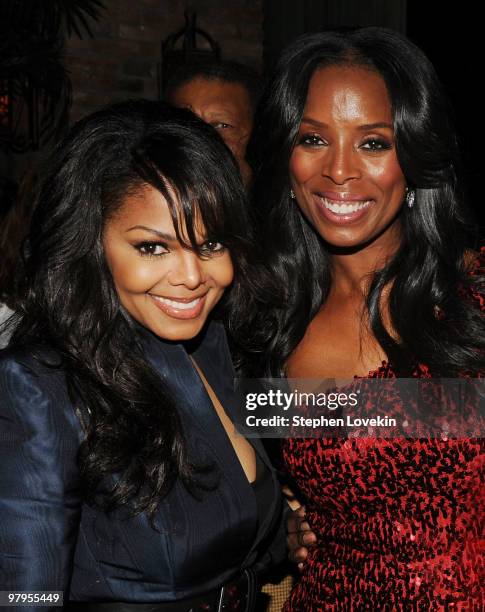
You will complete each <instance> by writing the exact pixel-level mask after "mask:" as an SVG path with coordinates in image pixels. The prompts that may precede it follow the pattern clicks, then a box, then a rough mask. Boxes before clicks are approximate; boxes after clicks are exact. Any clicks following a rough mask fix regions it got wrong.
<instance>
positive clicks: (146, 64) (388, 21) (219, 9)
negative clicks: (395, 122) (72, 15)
mask: <svg viewBox="0 0 485 612" xmlns="http://www.w3.org/2000/svg"><path fill="white" fill-rule="evenodd" d="M104 4H105V6H106V11H105V12H103V14H102V17H101V19H100V21H99V22H98V23H94V24H92V30H93V38H89V37H84V38H83V39H82V40H80V39H79V38H77V37H76V36H71V37H70V38H68V39H67V41H66V66H67V68H68V70H69V71H70V76H71V80H72V85H73V106H72V109H71V113H70V118H71V122H72V121H74V120H76V119H78V118H79V117H81V116H83V115H84V114H86V113H89V112H91V111H93V110H96V109H97V108H99V107H101V106H103V105H105V104H108V103H110V102H115V101H117V100H122V99H126V98H130V97H147V98H152V99H156V98H157V63H158V62H159V60H160V44H161V41H162V40H164V39H165V38H166V37H167V36H168V35H169V34H172V33H174V32H177V31H178V30H180V29H181V28H182V27H183V25H184V16H183V15H184V10H185V9H187V8H189V9H192V10H195V11H196V12H197V24H198V26H199V27H201V28H202V29H204V30H205V31H207V32H208V33H209V34H210V35H211V36H212V37H213V38H215V39H216V40H217V42H218V43H219V44H220V46H221V48H222V54H223V58H226V59H235V60H238V61H241V62H243V63H247V64H248V65H250V66H252V67H254V68H256V69H257V70H259V71H260V72H261V73H267V72H268V71H269V70H270V69H271V66H272V65H273V64H274V62H275V60H276V58H277V57H278V54H279V53H280V51H281V49H282V48H283V47H284V46H285V45H286V44H287V43H288V42H290V41H291V40H292V39H293V38H294V37H295V36H298V35H299V34H301V33H303V32H311V31H318V30H321V29H324V28H331V27H338V26H358V25H382V26H386V27H390V28H393V29H395V30H398V31H401V32H403V33H406V34H407V35H408V36H409V37H410V38H411V39H412V40H414V41H415V42H416V43H417V44H418V45H419V46H420V47H421V48H423V49H424V51H425V52H426V53H427V54H428V56H429V57H430V58H431V60H432V61H433V63H434V65H435V66H436V69H437V71H438V73H439V75H440V77H441V79H442V81H443V82H444V84H445V87H446V90H447V92H448V95H449V97H450V99H451V101H452V104H453V107H454V109H455V119H456V125H457V128H458V132H459V138H460V142H461V146H462V151H463V154H464V160H465V164H464V167H465V178H466V184H467V186H468V191H469V200H470V202H471V203H472V205H473V207H474V209H475V211H476V212H477V214H478V215H479V217H480V219H481V223H482V224H485V213H484V206H483V204H482V201H481V200H482V195H481V188H480V186H479V185H480V180H481V176H482V172H481V159H482V155H481V153H482V151H481V148H482V146H481V143H482V141H483V139H482V136H483V119H482V115H483V111H482V107H483V104H482V100H481V98H482V96H481V94H480V93H479V88H480V84H481V83H480V81H481V78H480V77H481V72H482V70H481V63H482V59H483V56H484V53H483V49H482V38H483V34H482V31H481V29H482V23H481V19H480V16H479V13H478V10H479V8H478V7H479V5H478V3H470V2H466V3H461V4H458V3H444V2H430V1H428V2H426V1H425V0H104ZM35 157H36V155H33V154H26V155H22V156H14V155H11V154H10V155H7V156H5V155H2V156H0V170H1V171H2V173H3V174H8V175H10V176H11V177H15V178H17V179H19V178H21V176H22V174H23V173H24V170H25V168H27V167H30V166H31V165H32V160H33V159H34V158H35Z"/></svg>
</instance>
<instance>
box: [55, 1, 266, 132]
mask: <svg viewBox="0 0 485 612" xmlns="http://www.w3.org/2000/svg"><path fill="white" fill-rule="evenodd" d="M104 4H105V6H106V11H105V12H103V17H102V19H101V20H100V21H99V23H97V24H94V25H93V27H92V31H93V35H94V38H92V39H90V38H88V37H85V38H84V39H83V40H79V39H78V38H77V37H76V36H72V37H71V38H70V39H68V41H67V45H66V65H67V68H68V70H69V71H70V73H71V80H72V85H73V106H72V110H71V119H72V120H76V119H78V118H80V117H82V116H83V115H85V114H87V113H89V112H91V111H93V110H96V109H97V108H99V107H101V106H104V105H105V104H109V103H110V102H116V101H119V100H124V99H126V98H133V97H145V98H152V99H156V98H157V62H159V61H160V43H161V41H162V40H164V39H165V38H166V37H167V36H168V35H169V34H172V33H174V32H176V31H178V30H180V29H181V28H182V27H183V25H184V16H183V14H184V10H185V8H186V6H187V5H189V6H190V8H192V9H193V10H195V11H196V12H197V26H198V27H199V28H202V29H203V30H204V31H206V32H207V33H208V34H210V35H211V36H212V37H213V38H214V39H215V40H216V41H217V42H218V43H219V45H220V46H221V49H222V56H223V58H224V59H233V60H238V61H240V62H243V63H246V64H248V65H250V66H252V67H253V68H256V69H257V70H261V68H262V53H263V30H262V24H263V8H262V5H263V0H192V2H184V1H181V0H104Z"/></svg>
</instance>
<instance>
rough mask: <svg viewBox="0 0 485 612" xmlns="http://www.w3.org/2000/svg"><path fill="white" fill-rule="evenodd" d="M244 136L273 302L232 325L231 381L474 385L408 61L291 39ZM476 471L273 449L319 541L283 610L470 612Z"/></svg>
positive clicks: (405, 442) (361, 453)
mask: <svg viewBox="0 0 485 612" xmlns="http://www.w3.org/2000/svg"><path fill="white" fill-rule="evenodd" d="M479 119H480V118H479V117H478V118H477V121H479ZM253 135H254V140H253V141H252V143H251V145H250V155H249V157H250V159H251V160H254V167H253V169H254V184H253V190H254V194H255V201H254V207H255V213H256V214H258V216H259V218H260V222H261V228H262V231H261V235H260V238H259V241H258V242H259V244H261V245H262V248H263V257H262V259H263V261H265V262H267V266H268V269H269V271H270V272H271V274H270V275H269V278H271V279H272V292H273V294H274V299H273V300H272V302H270V301H268V303H267V304H266V308H265V307H264V305H261V307H260V308H258V310H257V311H256V312H255V313H254V321H253V322H252V321H250V320H249V321H245V329H246V331H247V333H248V338H247V343H248V351H249V354H248V357H247V361H246V366H245V368H244V370H245V374H246V376H247V377H253V376H255V377H258V376H267V377H277V376H287V377H288V378H290V379H318V380H321V379H334V380H335V379H345V380H351V381H353V380H354V377H356V379H357V380H355V384H358V382H359V381H361V382H362V383H363V384H364V385H365V380H366V379H367V378H369V379H374V378H379V379H389V381H391V384H392V380H395V379H396V377H400V378H417V379H427V378H430V377H435V378H466V379H474V378H480V377H483V376H484V375H485V319H484V310H485V298H484V285H483V251H482V257H480V255H479V254H478V253H477V252H476V250H475V246H476V239H475V238H474V235H473V231H471V230H473V225H472V224H471V223H470V221H469V218H468V213H467V210H466V207H465V206H464V202H463V201H462V200H463V199H462V192H461V189H460V184H459V180H458V178H459V172H458V170H459V167H460V164H459V158H458V151H457V141H456V136H455V133H454V130H453V126H452V124H451V121H450V117H449V109H448V105H447V102H446V97H445V96H444V93H443V91H442V87H441V85H440V83H439V80H438V77H437V75H436V73H435V71H434V68H433V66H432V65H431V63H430V62H429V60H428V59H427V58H426V57H425V55H424V54H423V52H422V51H421V50H420V49H418V48H417V47H415V46H414V45H413V44H412V43H411V42H410V41H409V40H407V39H406V38H405V37H404V36H401V35H399V34H398V33H396V32H393V31H390V30H386V29H382V28H362V29H356V30H348V31H341V32H321V33H314V34H308V35H305V36H303V37H300V38H299V39H297V40H296V41H294V42H293V43H292V44H291V45H290V46H289V47H288V48H287V49H286V50H285V51H284V52H283V55H282V57H281V58H280V61H279V63H278V65H277V67H276V70H275V73H274V75H273V77H272V79H271V81H270V82H269V83H268V86H267V89H266V92H265V93H264V94H263V97H262V100H261V106H260V111H258V114H257V117H256V120H255V126H254V130H253ZM267 294H268V292H267ZM251 332H252V333H251ZM389 381H388V382H389ZM367 382H369V381H367ZM383 385H384V383H383ZM389 388H390V385H389V386H387V387H384V386H383V392H384V391H386V390H389ZM387 398H388V400H389V401H391V398H390V396H389V395H388V396H387ZM383 399H384V398H381V402H382V401H383ZM476 401H477V400H476ZM444 405H446V406H447V410H449V411H450V414H449V417H450V420H451V421H453V417H454V414H453V413H452V412H451V411H452V409H454V406H452V405H450V404H446V403H445V404H444ZM381 406H382V403H381ZM390 406H391V407H392V408H393V409H400V406H401V407H403V406H404V404H403V400H402V399H401V404H400V402H399V397H398V399H397V401H395V402H392V404H390ZM472 407H474V405H473V406H472ZM458 408H459V407H458ZM446 416H448V413H447V415H446ZM484 458H485V447H484V440H483V438H481V437H478V439H477V437H466V436H459V435H457V436H448V435H446V434H442V435H440V436H437V435H428V436H424V437H418V438H412V437H409V438H405V437H400V438H394V439H392V438H383V437H380V438H378V437H369V435H368V432H367V431H366V433H365V434H364V435H363V437H351V436H348V437H343V436H342V437H332V436H323V437H319V438H293V439H287V440H284V441H283V460H284V464H285V465H286V469H287V471H288V473H289V475H290V476H291V478H292V482H293V483H294V486H295V487H296V488H295V489H294V491H295V493H296V494H297V495H298V496H300V497H301V499H302V501H303V502H304V504H305V506H306V510H307V516H306V518H307V519H308V524H309V525H310V526H311V528H312V529H313V530H314V532H315V534H316V535H317V538H318V539H317V542H316V544H315V545H314V546H313V547H312V548H311V549H309V550H308V552H307V559H306V563H305V564H304V566H303V571H302V574H301V579H300V581H299V584H298V585H297V586H296V587H295V589H294V590H293V592H292V595H291V597H290V598H289V600H288V602H287V604H286V607H285V611H286V612H290V611H295V612H296V611H298V612H301V611H302V610H312V611H316V610H404V609H405V610H408V609H409V610H411V609H412V610H451V609H453V610H454V609H456V610H483V609H484V605H485V594H484V590H483V567H484V565H483V563H484V559H483V553H484V548H483V529H482V527H483V518H484V511H485V500H484V488H483V480H482V479H483V461H484ZM290 537H291V536H290ZM300 558H301V557H300Z"/></svg>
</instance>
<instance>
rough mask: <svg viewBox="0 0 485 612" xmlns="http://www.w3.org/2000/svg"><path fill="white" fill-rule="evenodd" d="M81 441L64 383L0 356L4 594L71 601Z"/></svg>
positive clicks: (54, 375)
mask: <svg viewBox="0 0 485 612" xmlns="http://www.w3.org/2000/svg"><path fill="white" fill-rule="evenodd" d="M45 369H46V368H44V370H45ZM79 442H80V429H79V428H78V427H77V426H76V417H75V414H74V411H73V409H72V406H71V404H70V402H69V400H68V396H67V392H66V389H65V384H64V381H63V378H62V376H60V375H59V373H58V372H56V373H53V372H52V371H42V369H41V370H40V372H39V371H37V372H36V371H35V369H34V368H31V367H30V366H27V365H26V364H25V363H22V361H19V360H17V359H15V358H12V357H9V356H7V357H5V356H2V357H0V585H1V587H0V590H4V591H50V590H55V591H63V592H64V601H66V600H67V599H68V588H69V581H70V578H71V574H72V562H73V555H74V548H75V544H76V538H77V534H78V530H79V521H80V514H81V503H82V502H81V495H80V487H79V475H78V470H77V465H76V454H77V450H78V447H79ZM17 609H18V608H17ZM21 609H22V610H30V609H32V611H34V610H38V608H34V607H29V606H22V607H21ZM42 609H43V610H46V609H50V608H49V607H47V608H46V607H43V608H42ZM52 609H53V610H59V608H58V607H53V608H52Z"/></svg>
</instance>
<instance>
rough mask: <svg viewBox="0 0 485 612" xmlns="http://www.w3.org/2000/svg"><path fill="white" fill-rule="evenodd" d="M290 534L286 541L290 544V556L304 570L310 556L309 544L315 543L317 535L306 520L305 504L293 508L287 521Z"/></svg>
mask: <svg viewBox="0 0 485 612" xmlns="http://www.w3.org/2000/svg"><path fill="white" fill-rule="evenodd" d="M286 527H287V530H288V535H287V537H286V543H287V545H288V549H289V553H288V558H289V560H290V561H292V562H293V563H298V569H299V570H300V572H301V571H302V570H303V565H304V562H305V560H306V558H307V557H308V548H307V547H308V546H311V545H312V544H315V542H316V541H317V536H316V535H315V534H314V533H313V531H312V530H311V529H310V525H309V524H308V523H307V521H306V514H305V508H304V506H300V507H299V508H297V509H296V510H293V511H292V512H291V514H290V515H289V516H288V520H287V523H286Z"/></svg>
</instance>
